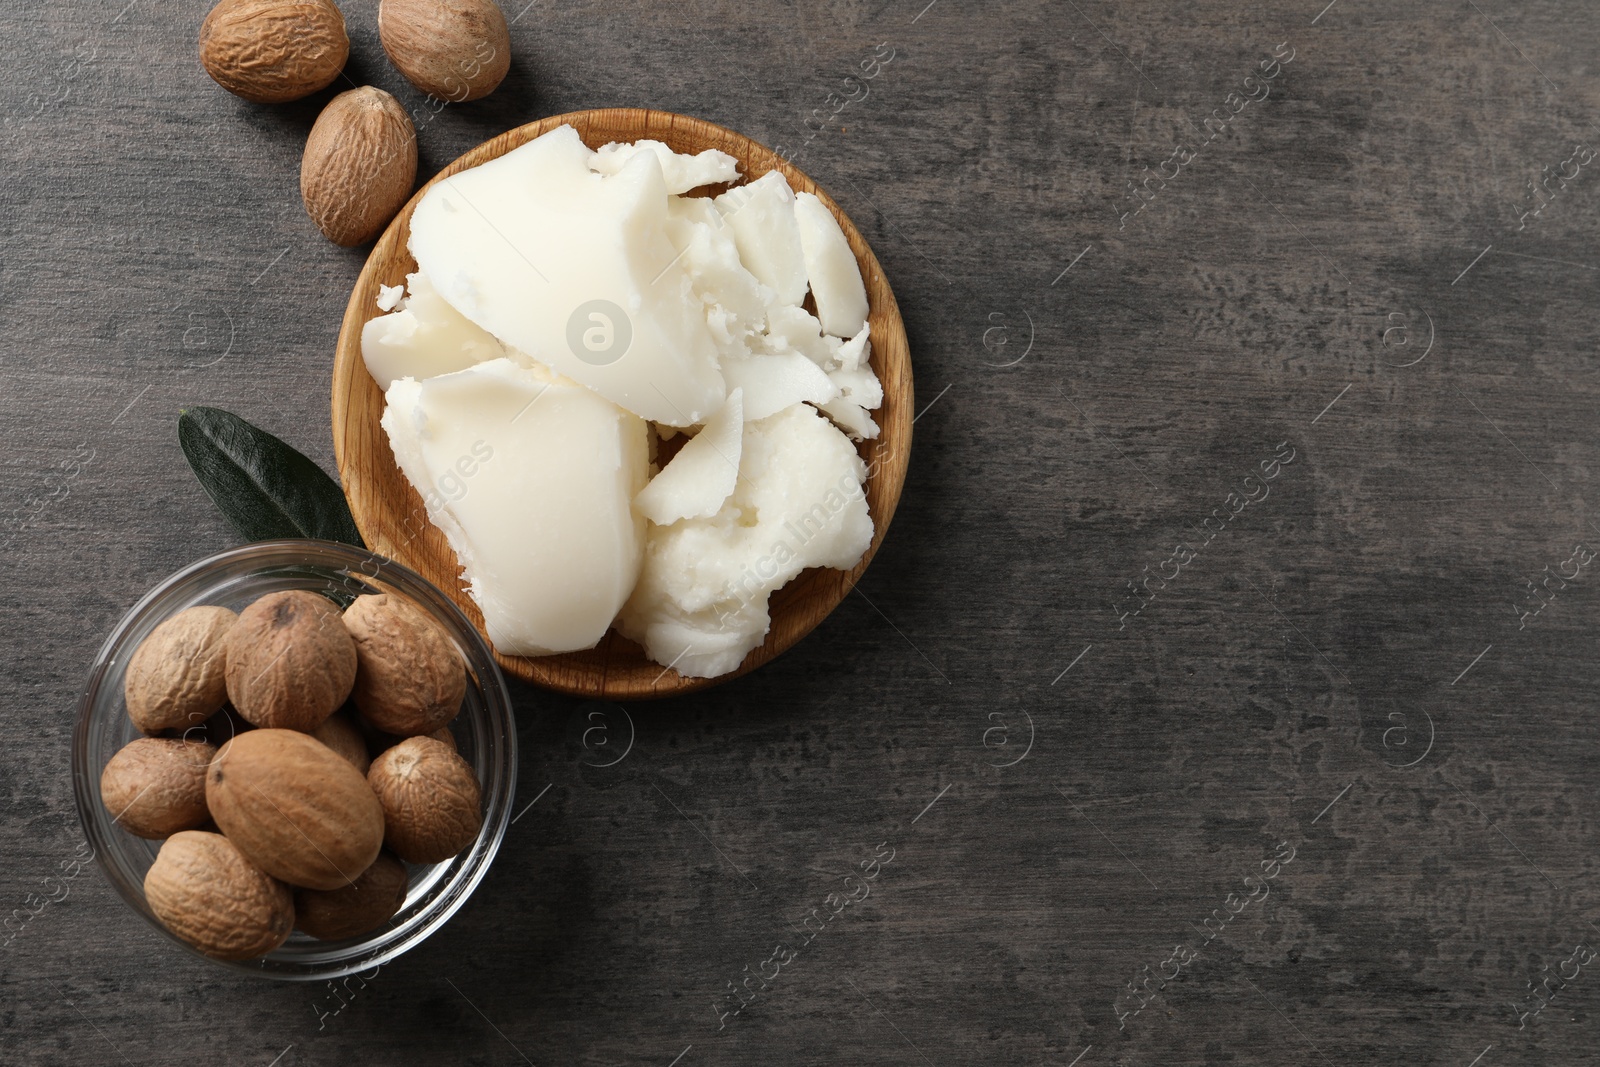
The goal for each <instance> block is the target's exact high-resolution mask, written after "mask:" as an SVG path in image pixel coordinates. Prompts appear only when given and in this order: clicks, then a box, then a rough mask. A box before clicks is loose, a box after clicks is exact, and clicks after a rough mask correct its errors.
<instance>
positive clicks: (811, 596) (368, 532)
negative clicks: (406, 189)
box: [331, 108, 915, 700]
mask: <svg viewBox="0 0 1600 1067" xmlns="http://www.w3.org/2000/svg"><path fill="white" fill-rule="evenodd" d="M622 123H634V124H636V125H637V126H638V127H639V130H638V132H636V133H634V134H633V135H632V139H634V140H637V139H640V138H646V137H649V138H655V139H658V140H661V141H663V142H664V143H666V144H667V145H668V146H669V147H672V148H674V149H675V150H676V149H677V148H678V147H679V142H680V140H681V139H682V138H684V137H688V136H695V137H699V138H701V139H703V140H706V141H714V142H717V143H719V144H720V145H721V146H722V147H724V148H730V149H731V148H737V149H738V152H735V153H733V154H736V155H740V156H741V158H740V162H741V164H742V165H744V169H745V173H744V174H743V176H742V178H743V180H744V181H751V180H754V178H756V177H759V176H760V175H761V174H764V173H766V172H767V171H770V170H779V171H781V172H782V173H783V174H784V176H785V178H786V179H787V180H788V181H789V184H790V186H791V187H792V188H793V189H794V190H795V191H796V192H810V193H813V194H815V195H816V196H817V198H818V199H819V200H821V202H822V203H823V205H824V206H825V207H827V208H828V210H829V211H830V212H831V213H832V214H833V216H834V218H835V219H836V220H837V221H838V222H839V225H840V227H841V229H843V231H844V233H845V236H846V239H847V240H849V241H850V243H851V246H852V250H853V251H854V252H855V254H856V261H857V267H858V268H859V269H860V271H861V274H862V277H863V279H864V280H865V281H866V283H867V291H868V298H869V302H870V311H869V318H870V319H872V320H874V321H876V320H877V319H878V318H879V316H880V315H881V317H882V320H883V324H884V325H885V326H887V327H888V329H889V331H890V332H889V335H888V336H887V337H881V335H880V336H875V337H874V345H873V356H872V363H873V366H874V369H875V370H877V371H878V375H879V379H880V380H881V381H882V382H883V384H884V392H885V400H884V404H883V406H882V407H881V408H880V409H879V411H878V416H879V418H878V421H879V426H880V431H881V432H880V436H879V438H878V439H875V440H874V441H871V442H862V443H860V444H858V445H857V450H858V454H860V452H861V451H862V450H863V449H866V448H868V446H869V445H870V446H871V451H872V452H873V453H874V456H873V459H871V460H870V461H868V481H867V483H866V484H865V485H864V487H863V489H864V491H865V492H867V493H868V495H869V496H871V495H873V493H874V492H875V490H876V489H878V488H879V486H875V485H874V483H875V482H876V483H879V485H880V486H881V487H882V495H881V497H880V498H879V500H878V501H876V505H877V506H876V507H875V508H874V509H873V511H872V513H871V518H872V522H873V537H872V541H871V542H870V543H869V544H868V546H867V549H866V551H865V552H864V553H862V556H861V559H860V560H859V561H857V563H856V564H855V566H853V567H852V568H850V569H849V570H844V571H840V570H834V569H832V568H821V567H813V568H809V569H807V570H805V571H802V572H801V573H800V574H799V575H798V576H796V577H795V578H794V579H793V580H791V581H790V582H789V583H788V584H787V585H785V586H784V587H782V588H781V589H779V590H778V591H777V592H775V593H773V594H772V596H771V599H770V600H769V609H771V610H770V618H771V621H770V622H769V626H768V632H767V635H766V638H765V639H764V640H763V642H762V643H761V644H760V645H758V646H757V647H756V648H754V649H752V650H751V651H750V652H749V653H748V654H747V655H746V656H745V658H744V660H743V661H742V662H741V663H740V665H739V666H738V667H737V668H735V669H734V670H732V671H729V672H727V673H725V674H721V675H718V676H716V677H714V678H688V677H685V676H682V675H679V674H678V673H677V672H676V671H673V670H672V669H671V668H670V666H669V667H667V668H664V669H662V670H661V671H660V673H658V674H656V677H655V680H654V681H653V682H649V683H642V682H638V681H637V680H633V679H630V678H629V677H627V676H626V675H623V676H621V677H619V675H618V674H617V673H613V671H612V670H611V669H610V668H611V666H612V659H611V654H612V650H613V649H614V648H615V647H616V646H617V645H618V644H619V643H620V644H622V645H625V646H631V647H637V646H635V645H633V643H632V642H630V641H627V639H625V638H623V637H622V636H621V635H620V634H619V633H618V632H617V631H616V629H615V628H614V627H613V628H612V629H609V630H607V632H606V634H605V636H604V637H602V638H601V640H600V643H599V644H598V645H596V646H595V648H594V649H590V650H585V651H583V652H576V653H561V654H557V655H551V656H537V657H529V656H508V655H502V654H501V653H499V652H498V651H496V652H494V656H495V658H496V660H497V662H499V663H500V665H501V666H502V667H504V668H505V669H506V670H507V671H508V672H510V673H511V674H513V675H514V676H516V677H517V678H519V679H521V680H523V681H527V682H531V683H532V684H535V685H538V686H541V687H544V688H547V689H553V690H555V691H557V692H561V693H566V694H568V695H571V696H578V697H587V698H591V699H602V700H642V699H656V698H663V697H670V696H680V695H685V694H688V693H692V692H696V691H699V690H703V689H706V688H709V687H711V686H714V685H720V684H722V683H724V682H729V681H732V680H733V679H735V678H738V677H741V676H742V675H745V674H748V673H749V672H751V671H753V670H755V669H756V668H758V667H760V666H762V665H764V664H766V663H767V662H769V661H771V660H772V659H775V658H776V657H777V656H779V655H781V654H782V653H784V652H786V651H788V650H789V649H790V648H792V647H794V646H795V645H796V644H798V643H799V642H800V641H801V640H803V639H804V638H805V637H806V636H807V635H809V634H810V633H811V631H812V630H814V629H815V628H816V627H817V626H818V625H820V624H821V622H822V621H823V619H825V618H826V617H827V616H828V615H829V614H831V613H832V612H833V610H834V609H835V608H837V607H838V606H839V604H840V603H842V602H843V601H844V599H845V597H846V596H848V595H849V592H850V590H851V589H853V588H854V587H855V584H856V582H857V581H859V580H860V578H861V576H862V575H863V574H864V573H865V571H866V568H867V566H868V565H869V564H870V563H871V562H872V560H873V559H874V558H875V556H876V555H877V552H878V550H879V548H880V547H881V546H882V544H883V542H884V540H885V538H886V536H887V534H888V530H889V526H890V523H891V521H892V520H893V518H894V513H895V510H896V509H897V507H898V504H899V500H900V495H901V492H902V491H903V489H904V486H905V479H906V473H907V470H908V468H909V464H910V453H911V442H912V423H913V422H914V421H915V420H914V416H913V414H912V410H911V409H912V407H913V401H914V392H913V378H912V366H911V355H910V342H909V339H908V338H907V336H906V331H905V322H904V319H903V318H902V316H901V314H900V309H899V304H898V302H897V300H896V299H895V296H894V291H893V288H892V287H891V286H890V285H889V282H888V278H887V276H886V275H885V273H884V271H883V267H882V264H880V263H879V261H878V258H877V256H876V254H875V253H874V252H873V250H872V247H871V246H870V245H869V244H868V243H867V240H866V238H865V237H864V236H862V234H861V232H860V230H859V229H858V228H857V227H856V225H855V223H854V222H853V221H852V220H851V219H850V217H849V216H848V215H847V214H846V213H845V212H844V210H843V209H842V208H840V207H839V205H838V204H837V203H836V202H835V201H834V200H833V199H832V198H831V197H830V196H829V195H828V194H827V192H826V191H824V190H823V189H822V188H821V186H819V185H818V184H817V182H816V181H815V180H814V179H812V178H811V177H810V176H809V175H807V174H806V173H805V172H803V171H801V170H800V169H799V168H798V167H796V166H794V164H793V163H791V162H790V161H789V160H788V159H786V158H784V157H783V156H782V155H780V154H778V153H777V152H775V151H773V150H772V149H771V148H768V147H767V146H765V145H763V144H761V143H760V142H758V141H756V140H755V139H753V138H751V137H748V136H746V135H744V134H741V133H739V132H737V131H735V130H731V129H728V128H727V127H724V126H720V125H718V124H716V123H713V122H709V121H707V120H705V119H700V118H695V117H693V116H689V115H681V114H677V113H674V112H668V111H660V110H656V109H652V108H593V109H585V110H580V111H571V112H566V113H564V114H560V115H552V116H549V117H546V118H543V119H538V120H536V121H534V122H529V123H525V124H523V125H521V126H516V127H513V128H511V129H509V130H506V131H505V132H503V133H500V134H498V135H497V136H495V137H491V138H489V139H488V140H486V141H484V142H482V143H480V144H478V145H476V146H474V147H473V148H471V149H469V150H468V151H466V152H464V153H463V154H462V155H460V156H458V157H457V158H456V159H454V160H452V161H451V162H450V163H449V164H447V165H446V166H444V167H443V168H441V169H440V171H439V172H438V173H437V174H436V175H434V176H433V178H431V179H430V180H429V181H428V182H426V183H424V184H423V185H422V186H421V187H420V188H419V189H418V190H417V191H416V193H415V194H414V195H413V196H412V198H411V199H410V201H408V202H407V203H406V205H405V206H404V207H403V208H402V209H401V210H400V213H399V214H398V215H396V216H395V218H394V219H393V221H391V222H390V224H389V226H388V227H387V228H386V229H385V230H384V232H383V234H382V235H381V236H380V237H379V238H378V240H377V242H376V243H375V244H374V245H373V248H372V250H371V252H369V254H368V256H367V259H366V262H365V263H364V264H363V266H362V269H361V273H360V275H359V277H358V278H357V280H356V283H355V285H354V286H353V288H352V289H351V293H350V299H349V302H348V303H347V305H346V308H345V314H344V318H343V320H342V321H341V323H340V327H339V337H338V340H337V342H336V349H335V357H334V368H333V375H332V378H333V382H332V397H331V406H332V429H333V441H334V453H335V459H336V462H337V464H338V469H339V475H340V481H341V483H342V487H343V488H344V490H345V496H346V498H347V499H348V500H349V503H350V510H351V513H352V515H353V516H354V518H355V520H356V525H357V528H358V529H360V530H361V533H362V536H363V537H365V538H366V539H367V540H368V541H369V542H372V543H374V544H378V545H379V546H380V547H383V548H385V550H387V551H391V552H393V554H394V555H395V556H396V557H398V558H416V556H413V555H408V553H407V547H408V546H409V545H410V543H411V540H415V535H413V537H412V538H411V539H410V540H408V541H407V542H405V543H404V544H398V545H394V544H391V543H389V541H388V540H387V539H386V538H385V536H384V529H383V527H384V519H383V517H382V516H383V512H384V510H385V507H383V506H378V505H373V511H370V512H369V505H368V500H367V497H368V493H369V490H368V488H367V483H368V482H369V477H368V475H367V473H366V469H365V468H363V467H362V466H361V465H360V464H359V463H358V460H357V457H356V456H354V455H352V452H353V451H357V450H354V449H352V447H350V445H349V442H348V440H347V438H348V436H349V435H350V427H349V425H347V424H349V423H353V422H354V421H355V420H354V419H353V418H352V415H353V414H354V408H355V405H356V400H355V397H354V393H355V392H356V390H359V389H363V388H369V387H373V384H372V383H371V380H370V377H369V376H367V373H366V367H365V364H364V362H363V361H362V359H361V353H360V334H361V328H362V326H363V325H364V324H365V323H366V322H367V321H368V320H369V319H372V318H375V317H376V315H377V314H378V312H377V310H376V306H375V298H376V295H377V291H378V284H379V278H378V275H379V274H380V272H381V271H384V270H385V269H386V268H387V262H386V261H387V260H388V259H389V257H391V256H394V255H396V254H397V252H396V250H397V249H398V255H400V256H401V257H403V258H404V260H406V261H409V262H410V263H411V264H412V269H415V261H414V260H411V259H410V253H409V251H408V250H407V249H406V248H405V245H404V242H405V238H406V236H407V235H408V234H409V232H410V219H411V214H412V212H413V211H414V210H415V208H416V206H417V204H418V203H419V202H420V201H421V199H422V197H423V196H424V195H425V194H426V193H427V192H428V190H429V189H430V188H432V187H433V186H434V185H435V184H436V183H438V182H440V181H443V180H445V179H447V178H449V177H451V176H452V175H455V174H458V173H460V172H461V171H463V170H466V169H469V168H471V167H475V166H478V165H479V164H481V163H485V162H488V161H489V160H492V159H496V158H499V157H500V156H502V155H505V154H506V153H507V152H510V151H512V150H513V149H515V148H518V147H521V146H522V145H524V144H526V143H528V142H529V141H531V140H532V139H533V138H535V137H537V136H540V135H541V134H544V133H548V132H549V131H551V130H553V129H555V128H557V127H558V126H562V125H571V126H573V127H574V128H575V129H577V130H578V132H579V135H580V136H581V137H583V138H584V140H585V143H588V140H589V136H588V132H589V131H588V127H589V126H590V125H594V126H598V127H601V128H606V127H610V126H615V125H619V124H622ZM591 147H593V146H591ZM702 188H704V187H702ZM691 192H694V190H691ZM890 347H893V348H895V349H896V350H897V352H898V353H900V355H899V356H897V357H896V362H895V364H894V365H895V367H896V370H897V374H896V375H895V376H894V377H893V378H892V379H891V377H890V376H888V375H886V374H885V373H884V366H885V364H886V362H887V357H886V356H885V355H884V354H883V353H884V352H885V351H886V350H887V349H888V348H890ZM364 379H365V384H363V380H364ZM891 412H893V413H894V414H895V416H896V417H895V418H894V419H893V420H892V421H891V419H890V418H889V413H891ZM374 421H375V420H374ZM379 436H382V437H383V440H382V442H381V450H380V452H381V453H382V454H387V450H388V447H389V446H388V439H387V437H386V436H383V435H381V434H379ZM852 443H853V444H856V443H855V442H852ZM359 451H361V452H362V453H363V455H362V457H361V458H362V459H365V458H366V456H365V451H366V450H365V449H364V448H363V449H360V450H359ZM863 459H865V457H863ZM389 462H390V463H392V462H393V460H392V456H391V457H390V459H389ZM401 477H402V478H403V475H402V476H401ZM358 490H359V491H358ZM406 490H407V491H409V492H410V493H412V494H413V495H415V489H414V488H413V487H411V486H410V484H409V482H407V483H406ZM419 499H420V498H419ZM387 506H388V507H390V508H392V506H393V505H392V504H390V505H387ZM444 548H445V552H446V553H447V554H448V558H450V559H454V558H455V556H454V552H453V551H452V550H450V548H449V546H448V545H445V546H444ZM457 563H458V566H459V561H457ZM819 574H820V575H823V576H822V577H818V575H819ZM441 584H442V583H441ZM457 584H458V585H459V584H460V583H457ZM786 594H787V595H786ZM446 596H448V597H450V598H451V599H453V600H455V601H456V602H457V604H458V605H460V606H463V607H464V608H465V609H466V613H467V615H468V617H469V618H474V619H475V620H476V618H478V617H480V616H479V613H478V612H477V607H476V604H474V603H472V602H471V599H470V595H469V594H468V593H467V592H466V590H465V589H464V588H461V589H459V590H457V591H450V590H446ZM780 612H786V613H788V614H789V617H788V618H786V619H785V622H786V623H787V625H785V626H783V627H781V628H780V626H779V624H778V617H779V614H780ZM478 629H479V633H480V634H484V628H483V627H481V626H479V628H478ZM485 640H486V641H487V636H486V635H485ZM490 647H491V649H492V648H493V646H492V645H491V646H490ZM590 654H593V655H595V656H597V657H598V658H599V660H600V663H599V665H598V667H594V666H590V665H588V664H586V663H584V662H583V657H586V656H588V655H590ZM646 662H647V663H650V670H652V671H653V670H654V669H655V668H656V667H658V666H659V664H655V663H653V661H649V660H646ZM647 673H648V672H647Z"/></svg>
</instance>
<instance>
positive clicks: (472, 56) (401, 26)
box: [378, 0, 511, 103]
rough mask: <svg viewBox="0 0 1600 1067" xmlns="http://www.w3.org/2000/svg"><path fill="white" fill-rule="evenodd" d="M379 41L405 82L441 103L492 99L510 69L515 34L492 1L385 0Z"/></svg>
mask: <svg viewBox="0 0 1600 1067" xmlns="http://www.w3.org/2000/svg"><path fill="white" fill-rule="evenodd" d="M378 36H379V38H380V39H381V40H382V41H383V50H384V51H385V52H387V53H388V54H389V61H390V62H392V63H393V64H394V65H395V66H396V67H398V68H399V70H400V73H401V74H404V75H405V76H406V80H407V81H409V82H410V83H411V84H412V85H415V86H416V87H417V88H418V89H421V90H422V91H423V92H425V93H429V94H431V95H432V96H435V97H438V98H440V99H442V100H450V101H453V102H455V103H461V102H464V101H467V100H477V99H478V98H480V97H484V96H488V95H489V94H490V93H492V92H494V90H495V89H496V87H498V86H499V84H500V83H501V81H503V80H504V79H505V76H506V72H507V71H508V70H510V69H511V32H510V30H509V29H508V28H507V26H506V17H505V15H504V14H502V13H501V11H500V8H499V7H498V6H497V5H496V4H495V3H494V0H382V2H381V3H380V4H379V5H378Z"/></svg>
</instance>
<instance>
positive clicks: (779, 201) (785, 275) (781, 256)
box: [716, 170, 806, 307]
mask: <svg viewBox="0 0 1600 1067" xmlns="http://www.w3.org/2000/svg"><path fill="white" fill-rule="evenodd" d="M716 204H717V210H718V211H720V212H721V213H722V217H723V218H724V219H726V220H727V223H728V225H729V226H730V227H731V228H732V230H733V238H734V240H735V241H736V242H737V243H738V245H739V258H740V259H742V260H744V264H745V266H746V267H747V268H749V270H750V273H751V274H754V275H755V276H756V277H757V278H759V279H760V280H761V284H763V285H765V286H766V287H767V288H769V289H771V290H772V291H773V293H774V294H775V295H776V297H777V302H778V303H780V304H792V305H794V306H795V307H799V306H800V304H801V303H803V302H804V301H805V298H806V257H805V252H804V251H803V250H802V248H801V246H800V224H799V223H798V222H796V221H795V215H794V193H793V191H791V190H790V188H789V182H788V179H786V178H785V177H784V176H783V174H782V173H781V172H779V171H775V170H772V171H768V172H767V173H765V174H763V175H762V176H761V177H759V178H757V179H756V180H755V181H753V182H751V183H750V184H748V185H741V186H739V187H738V188H736V189H729V190H728V191H727V192H725V193H723V194H722V195H721V196H719V197H717V201H716Z"/></svg>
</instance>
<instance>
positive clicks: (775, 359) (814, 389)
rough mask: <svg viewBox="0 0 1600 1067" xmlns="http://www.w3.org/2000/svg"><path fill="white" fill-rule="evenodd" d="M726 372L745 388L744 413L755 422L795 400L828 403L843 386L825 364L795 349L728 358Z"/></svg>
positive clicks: (732, 381) (732, 384)
mask: <svg viewBox="0 0 1600 1067" xmlns="http://www.w3.org/2000/svg"><path fill="white" fill-rule="evenodd" d="M722 376H723V377H724V378H726V379H727V380H728V387H729V388H730V389H731V388H735V387H737V388H739V389H741V390H742V391H743V392H744V417H745V419H746V420H747V421H751V422H753V421H755V420H756V419H764V418H766V417H767V416H768V415H775V414H777V413H778V412H780V411H782V410H783V409H784V408H786V407H791V406H793V405H795V404H800V403H811V404H825V403H827V402H828V401H830V400H832V399H834V398H835V397H837V396H838V395H839V387H838V386H837V385H835V384H834V383H833V381H832V380H831V379H829V377H828V375H827V374H826V373H824V372H823V370H822V368H821V367H818V366H817V365H816V364H815V363H813V362H811V360H809V359H807V358H806V357H805V356H803V355H801V354H800V353H798V352H793V351H780V352H772V353H766V354H761V355H754V356H749V357H747V358H744V359H730V360H727V361H726V362H724V363H723V364H722Z"/></svg>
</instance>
